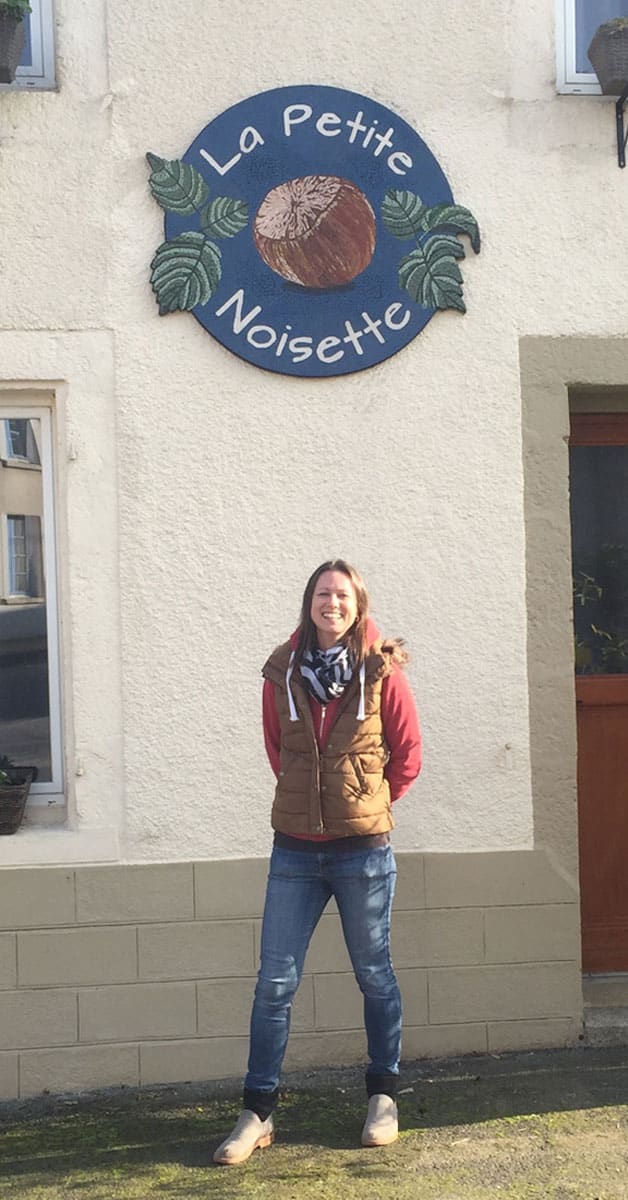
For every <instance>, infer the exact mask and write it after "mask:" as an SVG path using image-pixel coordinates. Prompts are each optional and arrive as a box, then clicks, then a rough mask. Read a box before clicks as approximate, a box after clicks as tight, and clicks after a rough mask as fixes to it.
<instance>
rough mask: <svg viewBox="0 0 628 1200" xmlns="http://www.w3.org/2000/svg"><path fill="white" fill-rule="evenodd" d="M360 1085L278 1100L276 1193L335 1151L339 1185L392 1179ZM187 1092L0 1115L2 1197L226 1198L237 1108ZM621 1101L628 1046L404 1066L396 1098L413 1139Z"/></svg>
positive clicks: (310, 1090) (253, 1167) (23, 1108)
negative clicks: (224, 1145) (363, 1144)
mask: <svg viewBox="0 0 628 1200" xmlns="http://www.w3.org/2000/svg"><path fill="white" fill-rule="evenodd" d="M357 1080H358V1076H357V1073H356V1072H353V1073H351V1076H350V1077H349V1073H347V1072H345V1073H340V1072H337V1073H335V1074H334V1072H325V1073H324V1081H317V1080H316V1078H315V1081H314V1083H313V1084H311V1085H310V1081H309V1080H308V1081H307V1082H308V1087H307V1088H306V1087H303V1088H301V1087H299V1088H296V1087H289V1088H288V1089H286V1090H285V1091H284V1093H283V1095H282V1101H281V1105H280V1109H279V1112H278V1116H277V1129H278V1145H279V1146H280V1147H281V1148H282V1150H283V1152H284V1153H283V1154H282V1156H281V1160H279V1159H275V1160H274V1161H275V1165H274V1167H273V1172H272V1180H273V1183H275V1182H276V1183H283V1184H285V1185H286V1186H287V1185H288V1184H289V1183H292V1182H294V1183H295V1185H296V1184H297V1182H298V1179H299V1178H300V1177H301V1175H302V1173H303V1170H304V1168H305V1167H307V1169H308V1170H310V1171H312V1172H315V1171H316V1164H317V1161H318V1160H317V1157H316V1156H317V1153H318V1151H319V1150H320V1149H325V1150H328V1151H329V1150H331V1151H338V1152H340V1153H339V1154H338V1155H337V1158H336V1160H335V1161H336V1163H337V1169H338V1171H339V1172H340V1174H339V1182H340V1183H341V1181H342V1176H343V1175H344V1177H345V1178H347V1177H352V1178H353V1179H355V1180H358V1179H360V1178H365V1179H368V1181H369V1182H373V1181H375V1180H376V1179H377V1178H378V1177H379V1176H380V1175H381V1177H382V1179H383V1178H389V1176H390V1170H391V1167H392V1162H393V1160H394V1156H395V1154H399V1153H403V1138H402V1141H401V1142H400V1143H397V1144H396V1147H389V1148H387V1149H386V1150H384V1151H378V1152H377V1153H376V1155H374V1154H373V1153H372V1152H369V1151H363V1150H361V1149H360V1130H361V1125H362V1121H363V1119H364V1112H365V1097H364V1088H363V1084H362V1082H361V1081H360V1082H358V1081H357ZM323 1082H324V1086H322V1084H323ZM193 1091H194V1092H195V1093H196V1094H195V1095H194V1096H192V1092H191V1090H190V1089H188V1091H187V1092H186V1090H185V1089H184V1088H183V1089H167V1090H165V1091H154V1092H146V1091H143V1092H134V1093H126V1094H125V1093H118V1094H116V1095H115V1096H112V1095H111V1094H108V1095H107V1096H105V1097H103V1096H102V1095H100V1096H92V1097H89V1096H88V1097H85V1098H79V1099H71V1100H57V1101H52V1100H48V1101H40V1102H34V1103H31V1104H27V1103H23V1104H19V1105H17V1106H13V1108H12V1109H11V1108H7V1107H6V1106H5V1108H4V1115H3V1114H2V1108H1V1107H0V1175H1V1176H2V1178H3V1179H4V1180H5V1181H7V1184H8V1185H9V1186H11V1185H10V1181H13V1185H12V1186H13V1188H14V1190H13V1191H6V1192H5V1190H4V1188H2V1189H0V1194H2V1195H3V1196H4V1195H9V1196H10V1195H18V1194H23V1195H27V1194H28V1191H27V1189H28V1188H29V1187H32V1188H33V1189H36V1188H38V1187H41V1185H42V1181H45V1186H46V1188H47V1189H51V1194H52V1195H56V1194H57V1193H55V1192H54V1187H55V1185H56V1186H57V1187H60V1188H62V1191H63V1194H67V1195H68V1196H71V1195H72V1193H73V1192H74V1193H75V1194H77V1195H86V1194H89V1195H90V1197H92V1196H93V1197H94V1198H95V1200H97V1198H98V1197H99V1196H101V1195H102V1196H103V1197H106V1196H108V1195H109V1196H113V1195H116V1196H117V1195H121V1196H125V1195H127V1194H129V1195H133V1196H136V1195H137V1196H141V1195H143V1194H144V1195H146V1194H148V1191H150V1193H151V1194H159V1192H160V1191H161V1192H162V1193H163V1194H164V1195H167V1196H169V1197H176V1196H192V1197H193V1196H196V1195H200V1194H201V1193H203V1194H204V1195H206V1196H211V1195H212V1193H213V1194H215V1195H219V1194H228V1192H225V1190H224V1189H225V1188H226V1187H228V1185H227V1183H226V1182H225V1180H226V1176H228V1175H229V1174H230V1169H229V1168H226V1169H225V1168H215V1169H214V1170H213V1171H212V1172H211V1173H210V1174H208V1171H207V1168H209V1167H213V1163H212V1153H213V1150H214V1148H215V1147H216V1145H217V1144H218V1143H219V1142H220V1141H221V1140H222V1138H223V1137H224V1136H225V1135H226V1133H227V1132H228V1131H229V1129H230V1128H231V1126H232V1124H233V1122H234V1120H235V1118H236V1116H237V1113H238V1111H239V1099H238V1098H236V1097H235V1096H234V1095H233V1094H231V1095H228V1096H225V1095H222V1096H219V1097H215V1096H214V1097H212V1096H211V1095H210V1096H203V1092H202V1089H201V1088H200V1087H197V1088H195V1089H193ZM627 1095H628V1048H622V1049H609V1050H592V1049H577V1050H566V1051H552V1052H545V1053H542V1054H540V1053H537V1054H510V1055H503V1056H490V1055H489V1056H477V1057H468V1058H464V1059H455V1060H451V1059H449V1060H447V1061H441V1062H436V1063H435V1062H432V1063H421V1064H409V1065H408V1066H407V1067H406V1068H405V1070H404V1075H403V1078H402V1094H401V1095H400V1097H399V1110H400V1126H401V1129H402V1130H403V1131H404V1135H406V1136H410V1137H411V1135H412V1134H413V1133H414V1134H420V1133H421V1131H427V1130H430V1129H437V1128H445V1127H447V1126H471V1125H473V1124H475V1123H479V1122H484V1123H486V1122H491V1121H502V1120H504V1119H508V1118H513V1119H516V1118H520V1117H524V1116H531V1115H542V1114H547V1113H564V1112H569V1111H575V1110H582V1109H592V1108H598V1107H606V1106H612V1105H618V1104H623V1103H624V1102H625V1098H626V1096H627ZM413 1145H414V1146H415V1147H416V1139H414V1140H413ZM263 1157H264V1155H263V1154H262V1155H256V1156H254V1159H252V1160H251V1163H247V1164H246V1166H245V1167H243V1168H240V1169H239V1173H238V1179H239V1180H241V1181H244V1184H245V1183H246V1179H247V1175H248V1173H249V1172H250V1173H251V1174H250V1175H249V1179H250V1183H251V1187H253V1183H254V1180H255V1178H256V1173H259V1171H260V1170H264V1169H265V1168H264V1167H259V1166H258V1164H259V1162H260V1160H261V1159H262V1158H263ZM293 1164H294V1169H293ZM387 1164H388V1165H387ZM177 1176H178V1177H177ZM144 1177H145V1178H146V1180H147V1185H148V1184H149V1185H150V1186H148V1188H147V1191H146V1192H144V1193H142V1191H137V1190H133V1191H132V1192H131V1191H129V1192H128V1193H127V1192H126V1191H125V1190H124V1189H125V1186H126V1185H125V1180H130V1179H133V1180H134V1188H135V1189H137V1187H141V1186H142V1185H141V1181H142V1179H143V1178H144ZM244 1184H242V1185H239V1186H244ZM20 1189H21V1190H20ZM116 1189H117V1190H116ZM37 1194H38V1195H39V1194H40V1193H39V1192H38V1193H37ZM59 1194H61V1193H59ZM243 1194H246V1186H245V1187H244V1192H243Z"/></svg>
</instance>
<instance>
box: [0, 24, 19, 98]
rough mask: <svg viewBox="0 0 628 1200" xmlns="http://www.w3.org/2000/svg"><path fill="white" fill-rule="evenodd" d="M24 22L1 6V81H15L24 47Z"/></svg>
mask: <svg viewBox="0 0 628 1200" xmlns="http://www.w3.org/2000/svg"><path fill="white" fill-rule="evenodd" d="M24 40H25V33H24V22H23V20H22V18H21V17H15V16H14V15H13V14H12V13H11V12H7V10H6V9H3V8H0V83H13V80H14V79H15V72H16V71H17V68H18V65H19V61H20V59H21V57H22V51H23V49H24Z"/></svg>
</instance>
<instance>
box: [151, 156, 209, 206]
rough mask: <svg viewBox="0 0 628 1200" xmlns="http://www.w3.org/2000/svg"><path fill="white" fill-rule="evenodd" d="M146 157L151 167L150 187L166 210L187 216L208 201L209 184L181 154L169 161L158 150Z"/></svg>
mask: <svg viewBox="0 0 628 1200" xmlns="http://www.w3.org/2000/svg"><path fill="white" fill-rule="evenodd" d="M146 157H147V159H148V162H149V165H150V168H151V176H150V179H149V181H148V182H149V185H150V190H151V192H152V193H153V196H154V197H155V200H156V201H157V203H158V204H160V205H161V207H162V208H165V210H166V212H173V213H179V215H180V216H187V215H189V213H193V212H196V210H197V209H198V208H201V207H202V205H203V204H206V203H207V199H208V196H209V189H208V187H207V184H206V183H205V180H204V179H203V176H202V175H199V173H198V171H197V170H196V168H195V167H193V166H191V164H190V163H184V162H180V160H179V159H178V158H175V159H172V160H171V161H167V160H166V159H165V158H159V157H158V155H156V154H147V155H146Z"/></svg>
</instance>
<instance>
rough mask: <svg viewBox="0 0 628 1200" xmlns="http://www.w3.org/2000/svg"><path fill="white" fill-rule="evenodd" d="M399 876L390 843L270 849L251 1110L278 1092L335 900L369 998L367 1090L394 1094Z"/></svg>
mask: <svg viewBox="0 0 628 1200" xmlns="http://www.w3.org/2000/svg"><path fill="white" fill-rule="evenodd" d="M396 877H397V868H396V865H395V859H394V855H393V852H392V849H391V847H390V846H381V847H378V848H376V849H370V850H348V851H340V852H339V851H335V852H334V851H329V850H328V851H325V850H324V849H323V847H322V844H321V849H320V850H312V851H309V850H307V851H302V850H284V849H282V848H279V847H277V846H275V848H274V849H273V852H272V856H271V860H270V872H269V876H268V885H267V891H266V905H265V908H264V922H263V926H262V949H261V965H260V971H259V976H258V981H257V987H256V989H255V1000H254V1004H253V1012H252V1014H251V1043H250V1053H249V1063H248V1072H247V1076H246V1079H245V1083H244V1088H245V1106H246V1107H253V1106H254V1101H255V1094H256V1093H264V1094H265V1096H266V1100H267V1101H268V1099H269V1093H273V1095H276V1089H277V1086H278V1083H279V1077H280V1074H281V1066H282V1063H283V1058H284V1054H285V1051H286V1045H287V1042H288V1033H289V1030H290V1010H291V1006H292V1001H293V999H294V995H295V992H296V990H297V988H298V986H299V983H300V981H301V975H302V974H303V965H304V962H305V954H306V951H307V948H308V945H309V942H310V938H311V937H312V934H313V932H314V930H315V928H316V926H317V924H318V921H319V919H320V917H321V914H322V912H323V910H324V908H325V905H326V904H327V903H328V901H329V899H330V898H331V897H332V896H334V897H335V899H336V903H337V905H338V911H339V913H340V920H341V922H342V929H343V933H344V938H345V942H346V945H347V950H348V951H349V956H350V958H351V963H352V965H353V970H354V972H355V977H356V980H357V982H358V985H359V987H360V991H361V992H362V994H363V996H364V1023H365V1026H366V1035H367V1046H368V1056H369V1060H370V1061H369V1066H368V1068H367V1077H366V1082H367V1091H368V1092H369V1095H372V1094H373V1093H374V1091H388V1092H389V1093H390V1094H391V1095H394V1088H391V1087H389V1086H387V1083H386V1081H388V1083H389V1084H392V1083H396V1078H397V1076H398V1074H399V1058H400V1055H401V997H400V995H399V987H398V984H397V980H396V978H395V973H394V970H393V966H392V962H391V958H390V914H391V908H392V901H393V894H394V890H395V881H396ZM247 1096H248V1101H249V1102H247ZM270 1107H272V1105H270V1106H268V1110H269V1111H270Z"/></svg>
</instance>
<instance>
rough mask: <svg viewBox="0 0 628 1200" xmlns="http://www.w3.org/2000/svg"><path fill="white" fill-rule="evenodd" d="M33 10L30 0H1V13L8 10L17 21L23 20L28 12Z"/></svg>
mask: <svg viewBox="0 0 628 1200" xmlns="http://www.w3.org/2000/svg"><path fill="white" fill-rule="evenodd" d="M32 11H33V10H32V8H31V6H30V4H29V3H28V0H0V13H2V12H6V13H8V14H9V16H10V17H15V19H16V21H23V20H24V17H25V16H26V14H27V13H29V12H32Z"/></svg>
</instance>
